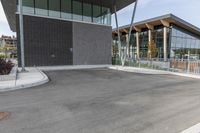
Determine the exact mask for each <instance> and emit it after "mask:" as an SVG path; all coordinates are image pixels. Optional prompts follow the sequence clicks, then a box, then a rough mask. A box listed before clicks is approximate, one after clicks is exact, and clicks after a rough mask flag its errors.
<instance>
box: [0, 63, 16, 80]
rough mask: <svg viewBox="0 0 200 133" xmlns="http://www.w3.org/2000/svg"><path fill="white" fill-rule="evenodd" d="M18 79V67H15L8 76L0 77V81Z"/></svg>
mask: <svg viewBox="0 0 200 133" xmlns="http://www.w3.org/2000/svg"><path fill="white" fill-rule="evenodd" d="M16 77H17V66H16V65H15V66H14V67H13V68H12V70H11V72H10V73H9V74H8V75H0V81H10V80H15V79H16Z"/></svg>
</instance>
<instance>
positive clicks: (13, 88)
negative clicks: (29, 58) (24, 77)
mask: <svg viewBox="0 0 200 133" xmlns="http://www.w3.org/2000/svg"><path fill="white" fill-rule="evenodd" d="M37 70H38V72H39V73H40V74H41V75H42V79H40V80H37V81H34V82H31V83H27V84H19V85H15V86H9V87H4V88H0V92H7V91H14V90H19V89H26V88H31V87H35V86H39V85H43V84H45V83H47V82H49V78H48V77H47V76H46V74H44V73H43V72H42V71H40V70H39V69H37ZM13 82H15V81H13ZM16 82H17V81H16Z"/></svg>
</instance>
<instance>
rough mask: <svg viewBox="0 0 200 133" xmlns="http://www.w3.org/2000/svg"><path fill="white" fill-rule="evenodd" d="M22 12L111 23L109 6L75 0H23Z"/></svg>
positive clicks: (97, 22)
mask: <svg viewBox="0 0 200 133" xmlns="http://www.w3.org/2000/svg"><path fill="white" fill-rule="evenodd" d="M23 12H24V13H25V14H35V15H41V16H50V17H54V18H62V19H66V20H75V21H84V22H89V23H96V24H104V25H111V12H110V8H107V7H103V6H99V5H93V4H91V3H83V2H82V1H77V0H23Z"/></svg>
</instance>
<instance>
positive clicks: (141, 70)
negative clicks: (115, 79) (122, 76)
mask: <svg viewBox="0 0 200 133" xmlns="http://www.w3.org/2000/svg"><path fill="white" fill-rule="evenodd" d="M108 68H109V69H113V70H119V71H125V72H133V73H142V74H155V75H156V74H158V75H160V74H162V75H163V74H170V75H176V76H182V77H187V78H194V79H200V75H195V74H188V73H177V72H168V71H163V70H152V69H146V68H136V67H126V66H125V67H122V66H111V67H108Z"/></svg>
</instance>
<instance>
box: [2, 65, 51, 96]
mask: <svg viewBox="0 0 200 133" xmlns="http://www.w3.org/2000/svg"><path fill="white" fill-rule="evenodd" d="M26 70H27V72H23V73H21V72H19V73H18V74H17V80H11V81H0V92H4V91H11V90H17V89H24V88H29V87H34V86H38V85H42V84H44V83H47V82H48V81H49V79H48V77H47V76H46V75H45V74H44V73H43V72H42V71H40V70H39V69H37V68H27V69H26Z"/></svg>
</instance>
